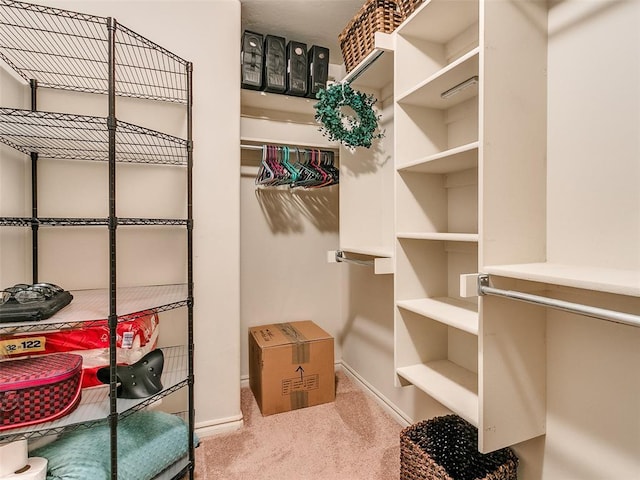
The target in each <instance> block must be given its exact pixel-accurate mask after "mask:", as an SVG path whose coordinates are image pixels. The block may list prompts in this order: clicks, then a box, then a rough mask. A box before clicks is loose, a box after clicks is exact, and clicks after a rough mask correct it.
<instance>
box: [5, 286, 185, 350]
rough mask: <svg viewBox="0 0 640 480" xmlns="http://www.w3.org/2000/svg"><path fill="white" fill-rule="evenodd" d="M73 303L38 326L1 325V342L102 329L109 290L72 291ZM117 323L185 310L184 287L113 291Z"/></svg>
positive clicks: (152, 287) (16, 323) (148, 287)
mask: <svg viewBox="0 0 640 480" xmlns="http://www.w3.org/2000/svg"><path fill="white" fill-rule="evenodd" d="M71 294H72V295H73V300H72V301H71V303H70V304H69V305H67V306H66V307H64V308H63V309H62V310H60V311H59V312H57V313H56V314H55V315H53V316H52V317H51V318H48V319H46V320H41V321H39V322H6V323H0V338H2V336H3V335H12V334H16V333H21V332H41V331H42V332H44V331H50V330H60V329H64V328H74V327H89V326H93V325H101V324H102V323H103V322H104V321H105V319H107V318H108V317H109V289H106V288H104V289H89V290H72V291H71ZM116 298H117V305H116V308H117V311H118V322H123V321H128V320H134V319H136V318H138V317H141V316H143V315H146V314H147V313H148V311H149V310H152V311H154V312H156V313H161V312H165V311H168V310H174V309H176V308H180V307H185V306H187V305H188V304H189V299H188V292H187V286H186V285H185V284H175V285H150V286H142V287H121V288H118V289H117V290H116Z"/></svg>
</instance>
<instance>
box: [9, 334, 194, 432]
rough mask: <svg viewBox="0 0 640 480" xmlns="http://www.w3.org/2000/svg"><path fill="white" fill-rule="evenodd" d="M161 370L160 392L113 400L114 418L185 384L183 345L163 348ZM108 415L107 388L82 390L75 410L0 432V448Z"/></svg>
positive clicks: (92, 423)
mask: <svg viewBox="0 0 640 480" xmlns="http://www.w3.org/2000/svg"><path fill="white" fill-rule="evenodd" d="M161 350H162V353H163V355H164V368H163V371H162V376H161V378H162V386H163V388H162V390H161V391H160V392H158V393H157V394H155V395H152V396H150V397H147V398H140V399H121V398H119V399H118V400H117V406H118V407H117V408H118V417H119V418H125V417H127V416H129V415H131V414H132V413H135V412H137V411H139V410H142V409H144V408H147V407H149V406H150V405H152V404H153V403H155V402H157V401H158V400H160V399H161V398H163V397H166V396H167V395H170V394H172V393H174V392H176V391H178V390H180V389H181V388H183V387H184V386H185V385H186V384H187V382H188V378H187V355H188V354H187V349H186V348H185V347H184V346H176V347H163V348H162V349H161ZM108 415H109V386H108V385H105V386H104V387H102V386H100V387H92V388H85V389H83V391H82V399H81V400H80V404H79V405H78V407H77V408H76V409H75V410H74V411H73V412H71V413H70V414H69V415H66V416H64V417H62V418H60V419H58V420H53V421H51V422H45V423H41V424H39V425H36V426H35V427H34V426H30V427H23V428H15V429H10V430H6V431H3V432H2V433H0V445H1V444H4V443H8V442H12V441H15V440H20V439H25V438H39V437H43V436H48V435H53V434H60V433H62V432H65V431H71V430H78V429H81V428H83V429H84V428H91V427H94V426H96V425H100V424H105V423H106V422H107V417H108Z"/></svg>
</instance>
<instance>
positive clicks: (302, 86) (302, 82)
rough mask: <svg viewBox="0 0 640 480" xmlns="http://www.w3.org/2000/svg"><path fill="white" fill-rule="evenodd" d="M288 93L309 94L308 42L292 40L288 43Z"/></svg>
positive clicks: (302, 95) (301, 95) (300, 95)
mask: <svg viewBox="0 0 640 480" xmlns="http://www.w3.org/2000/svg"><path fill="white" fill-rule="evenodd" d="M286 93H287V94H289V95H296V96H299V97H304V96H305V95H306V94H307V44H306V43H301V42H295V41H293V40H291V41H290V42H289V44H288V45H287V92H286Z"/></svg>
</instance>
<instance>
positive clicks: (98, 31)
mask: <svg viewBox="0 0 640 480" xmlns="http://www.w3.org/2000/svg"><path fill="white" fill-rule="evenodd" d="M0 60H1V61H3V62H4V63H5V64H6V65H7V66H8V67H9V69H10V70H11V71H13V72H14V73H15V74H16V75H17V76H19V77H21V78H22V79H23V80H24V81H25V82H26V83H28V85H29V86H30V89H31V110H21V109H15V108H1V107H0V142H1V143H4V144H6V145H8V146H9V147H11V148H13V149H15V150H17V151H19V152H22V153H24V154H25V155H28V156H29V157H30V159H31V216H30V217H0V227H24V228H30V229H31V231H32V233H31V236H32V264H33V269H32V281H33V282H34V283H35V282H37V281H38V232H39V230H40V229H41V228H58V227H82V228H85V227H100V228H107V229H108V231H109V287H108V288H106V289H102V290H79V291H73V292H72V293H73V295H74V300H73V302H72V303H71V304H70V305H69V306H67V307H65V308H64V309H63V310H61V311H60V312H58V313H57V314H56V315H54V316H53V317H51V318H50V319H47V320H44V321H40V322H34V323H26V322H20V323H3V324H0V338H6V337H8V336H11V335H15V334H17V333H22V332H33V331H47V330H56V329H61V328H73V327H78V326H91V325H94V324H99V323H102V324H104V321H105V319H106V320H107V322H108V325H109V333H110V338H109V344H110V348H109V350H110V385H108V386H105V387H98V388H92V389H90V390H89V391H87V392H83V397H82V402H81V404H80V405H79V407H78V408H77V409H76V410H75V411H74V412H72V413H71V414H70V415H68V416H65V417H63V418H61V419H59V420H56V421H53V422H48V423H44V424H39V425H36V426H33V427H29V428H19V429H10V430H5V431H3V432H2V433H1V434H0V444H2V443H7V442H11V441H14V440H19V439H27V438H37V437H42V436H47V435H51V434H58V433H62V432H65V431H69V430H74V429H82V428H91V427H93V426H95V425H104V424H105V422H106V423H108V424H109V425H110V430H111V453H110V455H111V478H112V479H113V480H117V478H118V456H117V454H118V452H117V433H118V432H117V426H118V420H120V419H122V418H124V417H126V416H127V415H130V414H132V413H133V412H136V411H138V410H140V409H143V408H146V407H147V406H149V405H151V404H152V403H154V402H156V401H157V400H159V399H161V398H163V397H165V396H167V395H169V394H171V393H173V392H175V391H177V390H181V389H183V388H188V408H187V411H186V412H182V413H181V415H182V417H183V418H185V420H186V423H187V425H188V432H189V437H188V438H187V444H188V455H187V457H186V458H184V459H182V460H180V461H178V462H177V463H176V464H174V465H172V466H171V467H169V468H168V469H167V470H165V471H164V472H163V473H161V474H160V475H159V476H158V477H156V478H162V479H164V478H167V479H169V478H172V479H178V478H183V477H185V476H187V475H188V478H190V479H193V476H194V466H195V453H194V445H193V441H192V439H193V434H194V421H195V417H194V393H193V385H194V373H193V353H194V338H193V337H194V335H193V206H192V199H193V196H192V190H193V185H192V171H193V142H192V128H193V127H192V103H193V92H192V85H193V82H192V72H193V65H192V63H191V62H189V61H186V60H184V59H182V58H180V57H179V56H177V55H175V54H173V53H171V52H170V51H168V50H166V49H165V48H163V47H161V46H160V45H158V44H156V43H154V42H152V41H150V40H148V39H146V38H145V37H143V36H141V35H139V34H137V33H135V32H133V31H132V30H130V29H128V28H126V27H125V26H123V25H121V24H119V23H118V22H117V21H116V20H115V19H114V18H111V17H100V16H95V15H87V14H83V13H78V12H72V11H69V10H63V9H58V8H52V7H47V6H40V5H35V4H31V3H25V2H19V1H13V0H0ZM40 88H51V89H60V90H68V91H74V92H85V93H95V94H104V95H105V96H106V97H107V104H108V105H107V106H108V115H107V116H106V117H98V116H95V117H94V116H88V115H74V114H70V113H60V112H44V111H39V110H38V109H37V97H38V89H40ZM117 97H130V98H138V99H146V100H155V101H160V102H169V103H175V104H181V105H184V107H185V115H186V121H187V138H186V139H183V138H178V137H174V136H171V135H167V134H165V133H162V132H158V131H153V130H149V129H147V128H143V127H140V126H137V125H134V124H131V123H127V122H123V121H119V120H117V118H116V98H117ZM39 158H47V159H52V160H55V159H64V160H79V161H98V162H106V163H108V169H109V173H108V178H109V189H108V191H109V199H108V202H109V214H108V217H105V218H43V217H40V216H39V215H38V198H37V190H38V189H37V185H38V160H39ZM119 163H140V164H149V165H169V166H177V167H183V168H186V172H187V175H186V177H187V186H186V187H187V188H186V191H187V199H186V203H187V205H186V207H187V215H186V218H179V219H172V218H120V217H118V216H117V210H116V196H115V189H116V168H117V164H119ZM149 225H152V226H166V227H180V228H186V231H187V257H188V258H187V262H186V263H187V272H186V279H185V280H186V282H185V283H184V284H180V285H155V286H142V287H127V288H122V287H119V286H118V284H117V277H116V258H117V252H116V238H117V229H118V227H122V226H125V227H126V226H149ZM183 307H186V309H187V325H188V335H187V344H186V345H181V346H175V347H167V348H163V352H164V354H165V369H164V370H163V385H164V389H163V390H162V391H161V392H159V393H158V394H157V395H154V396H152V397H149V398H146V399H141V400H133V401H132V400H124V399H118V398H117V396H116V386H117V384H116V368H115V367H116V327H117V324H118V322H121V321H126V320H131V319H134V318H136V316H139V315H141V314H142V313H144V311H145V310H150V309H152V310H154V311H156V312H162V311H167V310H172V309H176V308H183Z"/></svg>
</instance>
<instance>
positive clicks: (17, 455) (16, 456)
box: [0, 440, 29, 478]
mask: <svg viewBox="0 0 640 480" xmlns="http://www.w3.org/2000/svg"><path fill="white" fill-rule="evenodd" d="M28 456H29V449H28V444H27V441H26V440H17V441H15V442H11V443H5V444H3V445H0V478H4V477H5V476H7V475H10V474H12V473H13V472H15V471H16V470H20V469H21V468H22V467H24V466H25V465H26V464H27V457H28Z"/></svg>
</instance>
